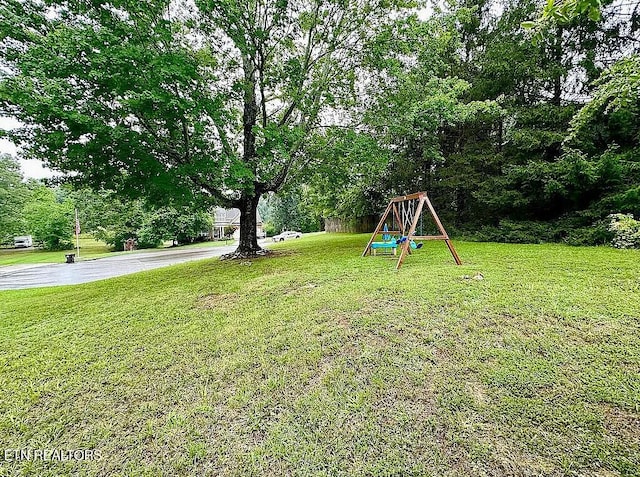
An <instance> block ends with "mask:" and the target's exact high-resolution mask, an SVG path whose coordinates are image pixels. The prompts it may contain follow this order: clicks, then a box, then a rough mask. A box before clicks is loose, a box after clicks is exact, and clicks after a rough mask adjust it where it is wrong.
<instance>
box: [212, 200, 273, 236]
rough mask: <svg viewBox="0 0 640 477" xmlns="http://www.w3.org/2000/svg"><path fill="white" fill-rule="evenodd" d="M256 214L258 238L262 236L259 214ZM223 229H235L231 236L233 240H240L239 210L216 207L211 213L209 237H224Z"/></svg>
mask: <svg viewBox="0 0 640 477" xmlns="http://www.w3.org/2000/svg"><path fill="white" fill-rule="evenodd" d="M256 214H257V226H256V232H257V234H258V237H263V236H264V231H263V229H262V218H261V217H260V213H259V212H256ZM225 227H235V228H236V231H235V232H234V234H233V238H235V239H238V238H240V209H223V208H221V207H218V208H217V209H215V211H214V212H213V227H212V229H211V233H210V237H211V238H212V239H219V238H223V237H224V229H225Z"/></svg>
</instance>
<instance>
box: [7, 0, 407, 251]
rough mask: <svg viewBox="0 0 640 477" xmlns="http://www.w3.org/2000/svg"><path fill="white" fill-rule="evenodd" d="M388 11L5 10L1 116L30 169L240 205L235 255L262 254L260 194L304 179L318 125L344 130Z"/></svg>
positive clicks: (23, 1) (227, 6)
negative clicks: (364, 62) (13, 124)
mask: <svg viewBox="0 0 640 477" xmlns="http://www.w3.org/2000/svg"><path fill="white" fill-rule="evenodd" d="M394 3H395V2H379V1H376V0H300V1H295V2H290V1H287V0H241V1H236V0H196V1H195V4H193V3H190V2H181V1H171V0H157V1H153V2H144V3H141V2H139V1H137V0H116V1H113V2H109V3H104V2H98V1H91V0H76V1H50V2H44V3H43V2H39V1H35V0H8V1H7V2H5V3H4V5H3V6H2V7H0V18H2V20H0V35H1V36H0V39H1V40H2V43H1V46H0V56H1V58H2V63H3V64H2V65H0V66H1V67H2V68H0V71H2V73H0V74H2V75H3V77H2V78H1V79H0V114H3V115H10V116H13V117H16V118H18V119H19V120H21V121H22V123H23V124H24V127H22V128H20V129H16V130H13V131H11V132H10V133H8V134H9V135H10V136H11V138H12V139H13V140H15V141H16V142H18V143H19V144H20V145H21V146H22V148H23V150H24V151H25V155H27V156H28V157H35V158H38V159H41V160H43V161H45V163H47V164H48V165H49V166H50V167H53V168H56V169H59V170H62V171H65V172H70V173H72V174H71V175H72V177H73V180H76V181H79V182H84V183H86V184H89V185H91V186H92V187H94V188H97V189H100V188H113V189H115V190H118V191H121V192H124V193H127V194H129V195H132V196H135V195H143V196H146V197H147V198H150V199H151V200H155V201H157V202H163V203H169V202H171V203H177V204H180V203H191V204H193V203H194V202H197V203H202V204H203V205H204V204H210V203H216V204H220V205H224V206H234V207H238V208H239V209H240V210H241V213H242V216H241V234H240V244H239V247H238V250H237V251H236V255H237V256H246V255H254V254H256V253H260V252H261V250H260V248H259V246H258V244H257V237H256V227H255V225H256V207H257V204H258V200H259V198H260V196H261V195H262V194H264V193H266V192H270V191H277V190H279V189H280V188H281V187H282V186H283V185H284V184H285V183H286V182H287V181H288V180H291V178H292V177H295V176H296V174H297V173H299V172H300V171H302V170H303V169H304V167H305V165H306V160H305V155H304V154H303V148H304V145H305V140H306V138H307V137H309V135H310V134H311V132H312V131H313V130H314V129H315V128H317V127H318V126H319V125H321V122H322V121H324V122H325V123H326V122H336V118H338V119H337V120H338V121H342V120H343V119H341V118H340V114H339V112H340V108H341V107H342V106H343V105H344V104H346V102H348V98H349V97H351V96H352V95H353V93H354V91H355V88H354V84H355V83H356V80H357V71H358V65H359V62H360V59H361V56H362V50H363V45H366V44H368V37H369V36H371V35H374V34H375V31H376V27H377V26H378V25H380V24H382V23H384V22H386V21H387V19H388V18H389V16H390V10H391V8H392V5H393V4H394ZM397 3H398V4H399V3H400V2H397Z"/></svg>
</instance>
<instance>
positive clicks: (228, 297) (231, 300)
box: [194, 293, 240, 310]
mask: <svg viewBox="0 0 640 477" xmlns="http://www.w3.org/2000/svg"><path fill="white" fill-rule="evenodd" d="M239 301H240V297H239V296H238V295H237V294H235V293H211V294H209V295H204V296H201V297H199V298H198V299H197V300H196V303H195V305H194V308H196V309H200V310H217V309H220V308H228V307H231V306H233V305H236V304H238V302H239Z"/></svg>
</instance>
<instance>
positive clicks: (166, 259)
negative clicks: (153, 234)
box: [0, 244, 237, 290]
mask: <svg viewBox="0 0 640 477" xmlns="http://www.w3.org/2000/svg"><path fill="white" fill-rule="evenodd" d="M236 247H237V245H236V244H233V245H229V246H221V247H202V248H189V249H175V250H172V249H169V250H163V251H153V252H135V253H131V254H123V255H116V256H114V257H107V258H101V259H97V260H87V261H85V262H77V263H70V264H66V263H56V264H51V263H48V264H30V265H10V266H7V267H0V290H19V289H22V288H37V287H48V286H58V285H76V284H78V283H87V282H93V281H96V280H102V279H105V278H112V277H118V276H120V275H128V274H130V273H136V272H141V271H144V270H151V269H154V268H160V267H166V266H168V265H175V264H177V263H183V262H188V261H190V260H200V259H204V258H211V257H219V256H220V255H223V254H225V253H229V252H233V251H234V250H235V249H236Z"/></svg>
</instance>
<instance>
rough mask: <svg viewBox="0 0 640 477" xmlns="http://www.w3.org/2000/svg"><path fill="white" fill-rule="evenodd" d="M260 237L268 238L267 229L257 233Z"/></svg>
mask: <svg viewBox="0 0 640 477" xmlns="http://www.w3.org/2000/svg"><path fill="white" fill-rule="evenodd" d="M256 235H257V236H258V238H259V239H263V238H267V233H266V232H265V231H259V232H257V233H256Z"/></svg>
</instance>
